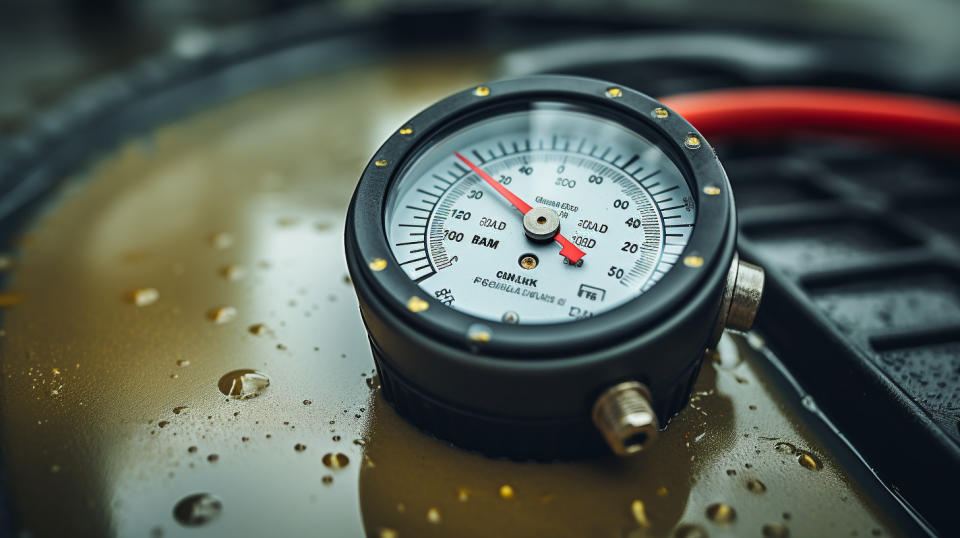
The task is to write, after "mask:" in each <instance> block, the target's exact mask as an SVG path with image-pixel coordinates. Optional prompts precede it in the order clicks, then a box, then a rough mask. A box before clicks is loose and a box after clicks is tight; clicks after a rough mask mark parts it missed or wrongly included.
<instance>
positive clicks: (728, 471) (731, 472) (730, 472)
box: [727, 469, 737, 476]
mask: <svg viewBox="0 0 960 538" xmlns="http://www.w3.org/2000/svg"><path fill="white" fill-rule="evenodd" d="M736 475H737V471H735V470H733V469H727V476H736Z"/></svg>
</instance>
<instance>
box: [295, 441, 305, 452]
mask: <svg viewBox="0 0 960 538" xmlns="http://www.w3.org/2000/svg"><path fill="white" fill-rule="evenodd" d="M293 449H294V450H296V451H297V452H303V451H304V450H306V449H307V445H305V444H303V443H297V444H295V445H293Z"/></svg>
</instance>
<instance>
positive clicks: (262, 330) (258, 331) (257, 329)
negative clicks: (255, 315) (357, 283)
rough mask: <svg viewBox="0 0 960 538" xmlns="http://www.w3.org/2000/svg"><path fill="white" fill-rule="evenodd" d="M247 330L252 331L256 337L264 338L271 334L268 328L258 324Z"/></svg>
mask: <svg viewBox="0 0 960 538" xmlns="http://www.w3.org/2000/svg"><path fill="white" fill-rule="evenodd" d="M247 330H248V331H250V334H253V335H256V336H263V335H265V334H267V333H268V332H270V329H267V326H266V325H264V324H263V323H257V324H254V325H251V326H250V327H248V328H247Z"/></svg>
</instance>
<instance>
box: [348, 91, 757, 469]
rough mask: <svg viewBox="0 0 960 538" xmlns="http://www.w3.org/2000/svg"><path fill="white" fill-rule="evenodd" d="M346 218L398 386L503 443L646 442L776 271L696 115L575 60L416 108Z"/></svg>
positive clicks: (438, 413)
mask: <svg viewBox="0 0 960 538" xmlns="http://www.w3.org/2000/svg"><path fill="white" fill-rule="evenodd" d="M345 236H346V237H345V245H346V254H347V264H348V267H349V269H350V274H351V276H352V278H353V282H354V287H355V289H356V292H357V297H358V299H359V302H360V311H361V314H362V315H363V319H364V323H365V324H366V327H367V330H368V332H369V335H370V343H371V348H372V350H373V354H374V359H375V361H376V364H377V370H378V372H379V376H380V380H381V384H382V387H383V395H384V397H385V398H386V400H387V401H388V402H390V403H391V404H393V405H394V407H395V408H396V409H397V411H398V412H399V413H400V415H402V416H404V417H406V418H407V419H409V420H411V421H412V422H413V423H415V424H417V425H418V426H420V427H422V428H423V429H425V430H427V431H429V432H431V433H433V434H434V435H437V436H439V437H441V438H443V439H447V440H449V441H452V442H453V443H455V444H456V445H459V446H462V447H465V448H469V449H475V450H480V451H482V452H484V453H487V454H491V455H499V456H509V457H518V458H536V459H551V458H558V457H577V456H581V455H583V454H587V453H591V452H594V451H595V450H597V449H598V447H602V446H603V445H604V443H605V444H606V446H608V447H609V448H610V449H612V450H613V451H614V452H615V453H617V454H620V455H629V454H633V453H636V452H638V451H640V450H642V449H643V447H644V446H646V445H648V444H649V443H650V442H652V440H653V439H654V437H655V436H656V433H657V431H658V430H659V428H660V426H661V425H666V424H667V422H668V421H669V419H670V417H671V416H672V415H673V414H674V413H676V412H677V411H679V410H680V409H681V408H682V407H683V405H684V404H685V403H686V401H687V399H688V397H689V392H690V387H691V386H692V383H693V380H694V377H695V375H696V373H697V371H698V370H699V365H700V361H701V359H702V357H703V354H704V352H705V350H706V349H707V348H709V347H710V346H712V345H714V344H715V342H716V340H717V339H718V338H719V335H720V333H721V331H722V330H723V329H724V328H725V327H729V328H734V329H739V330H746V329H748V328H749V327H750V325H751V324H752V322H753V316H754V313H755V312H756V307H757V304H758V301H759V298H760V292H761V289H762V284H763V272H762V270H760V269H759V268H757V267H755V266H752V265H750V264H747V263H745V262H741V261H739V258H738V256H737V254H736V217H735V215H734V207H733V197H732V194H731V192H730V185H729V183H728V181H727V178H726V175H725V174H724V172H723V168H722V167H721V166H720V163H719V161H718V160H717V157H716V155H715V154H714V152H713V150H712V149H711V148H710V147H709V146H708V145H707V143H706V141H705V140H703V138H702V137H701V135H700V134H699V133H697V131H696V130H695V129H694V128H693V126H691V125H690V124H689V123H687V122H686V121H685V120H684V119H683V118H681V117H679V116H678V115H676V114H675V113H674V112H672V111H671V110H669V109H668V108H666V107H665V106H664V105H662V104H661V103H658V102H657V101H656V100H654V99H652V98H650V97H648V96H646V95H643V94H641V93H638V92H635V91H633V90H630V89H628V88H624V87H621V86H618V85H615V84H611V83H608V82H603V81H598V80H592V79H584V78H576V77H560V76H536V77H526V78H521V79H514V80H508V81H502V82H496V83H492V84H489V85H483V86H478V87H475V88H472V89H469V90H466V91H464V92H461V93H459V94H456V95H453V96H451V97H449V98H447V99H444V100H442V101H440V102H438V103H436V104H434V105H433V106H431V107H429V108H427V109H426V110H424V111H423V112H422V113H420V114H419V115H417V116H416V117H414V118H412V119H411V120H410V121H409V122H407V123H406V124H404V125H402V126H400V127H399V128H398V129H397V131H396V133H395V134H394V135H393V136H391V137H390V138H389V139H388V140H387V142H386V143H385V144H384V145H383V146H382V147H381V148H380V149H379V150H378V151H377V153H376V154H375V155H374V156H373V158H372V159H371V161H370V164H369V165H368V166H367V168H366V169H365V171H364V173H363V176H362V177H361V178H360V182H359V184H358V185H357V190H356V192H355V194H354V197H353V200H352V201H351V204H350V210H349V212H348V215H347V223H346V234H345Z"/></svg>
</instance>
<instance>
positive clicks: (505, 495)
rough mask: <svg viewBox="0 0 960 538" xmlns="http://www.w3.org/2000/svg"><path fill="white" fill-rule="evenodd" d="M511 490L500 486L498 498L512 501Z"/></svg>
mask: <svg viewBox="0 0 960 538" xmlns="http://www.w3.org/2000/svg"><path fill="white" fill-rule="evenodd" d="M513 495H514V493H513V488H512V487H510V486H508V485H507V484H504V485H502V486H500V498H502V499H512V498H513Z"/></svg>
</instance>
